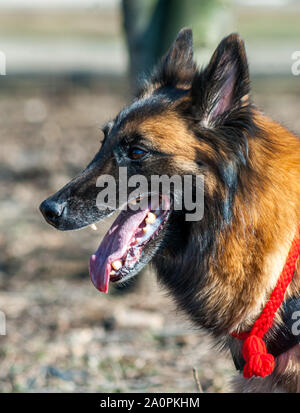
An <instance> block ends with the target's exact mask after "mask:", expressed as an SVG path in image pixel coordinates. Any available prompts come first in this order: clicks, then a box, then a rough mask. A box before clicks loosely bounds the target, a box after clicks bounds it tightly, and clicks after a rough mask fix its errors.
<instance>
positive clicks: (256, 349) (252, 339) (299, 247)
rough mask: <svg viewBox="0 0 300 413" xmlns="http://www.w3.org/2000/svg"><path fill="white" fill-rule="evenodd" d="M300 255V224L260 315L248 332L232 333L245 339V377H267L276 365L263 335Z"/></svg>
mask: <svg viewBox="0 0 300 413" xmlns="http://www.w3.org/2000/svg"><path fill="white" fill-rule="evenodd" d="M299 255H300V226H299V227H298V229H297V233H296V235H295V238H294V239H293V242H292V245H291V248H290V250H289V253H288V256H287V259H286V262H285V265H284V267H283V270H282V272H281V274H280V277H279V279H278V281H277V284H276V286H275V288H274V290H273V292H272V294H271V296H270V298H269V300H268V302H267V304H266V306H265V308H264V309H263V311H262V313H261V315H260V317H259V318H258V319H257V320H256V321H255V323H254V325H253V327H252V329H251V331H250V332H248V333H232V334H231V335H232V336H233V337H236V338H238V339H239V340H245V341H244V343H243V357H244V359H245V361H246V364H245V367H244V371H243V375H244V377H245V378H250V377H252V376H260V377H266V376H267V375H269V374H271V373H272V371H273V370H274V367H275V359H274V356H273V355H272V354H270V353H268V352H267V347H266V343H265V342H264V341H263V337H264V335H265V334H266V332H267V331H268V330H269V328H271V327H272V324H273V320H274V316H275V313H276V311H277V310H278V308H279V307H280V306H281V304H282V301H283V299H284V295H285V292H286V289H287V287H288V286H289V284H290V282H291V281H292V278H293V275H294V272H295V268H296V262H297V259H298V257H299Z"/></svg>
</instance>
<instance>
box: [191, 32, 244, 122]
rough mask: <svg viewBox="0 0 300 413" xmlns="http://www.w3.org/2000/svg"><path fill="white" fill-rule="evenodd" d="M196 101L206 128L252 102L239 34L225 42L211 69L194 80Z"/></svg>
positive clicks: (211, 63)
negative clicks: (250, 100)
mask: <svg viewBox="0 0 300 413" xmlns="http://www.w3.org/2000/svg"><path fill="white" fill-rule="evenodd" d="M192 98H193V104H194V106H195V107H196V109H197V110H198V111H200V112H201V118H202V122H203V124H204V125H206V126H210V125H214V124H216V123H218V121H221V122H222V121H223V120H224V117H226V115H228V114H229V113H231V112H232V111H234V110H236V109H238V108H240V107H242V106H245V105H247V104H248V103H249V72H248V63H247V58H246V52H245V46H244V42H243V40H242V39H241V38H240V36H239V35H238V34H231V35H230V36H228V37H226V38H225V39H223V40H222V41H221V43H220V44H219V46H218V47H217V49H216V51H215V52H214V54H213V56H212V58H211V60H210V62H209V64H208V66H207V67H206V68H205V69H204V71H202V72H200V73H199V74H197V75H196V76H195V77H194V81H193V85H192Z"/></svg>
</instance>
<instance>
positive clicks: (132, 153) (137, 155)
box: [129, 147, 148, 161]
mask: <svg viewBox="0 0 300 413" xmlns="http://www.w3.org/2000/svg"><path fill="white" fill-rule="evenodd" d="M147 154H148V152H147V151H145V150H144V149H141V148H138V147H133V148H130V150H129V157H130V159H133V160H134V161H139V160H142V159H144V158H145V156H146V155H147Z"/></svg>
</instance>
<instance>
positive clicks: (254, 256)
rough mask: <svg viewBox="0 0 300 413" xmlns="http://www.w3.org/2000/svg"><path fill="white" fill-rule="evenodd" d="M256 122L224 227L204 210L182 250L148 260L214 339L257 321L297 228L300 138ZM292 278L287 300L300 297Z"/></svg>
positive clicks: (297, 280) (270, 123) (262, 119)
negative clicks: (257, 133)
mask: <svg viewBox="0 0 300 413" xmlns="http://www.w3.org/2000/svg"><path fill="white" fill-rule="evenodd" d="M256 122H257V124H258V126H259V128H261V129H262V130H263V132H264V133H263V136H264V137H263V138H257V139H256V138H255V137H252V138H251V137H250V138H249V158H248V172H247V170H244V171H242V173H243V176H242V177H240V182H241V185H243V191H239V190H238V191H237V193H236V195H235V200H234V204H233V214H232V215H233V217H232V220H231V222H230V223H229V224H227V225H224V226H223V227H222V225H221V223H219V224H218V223H217V220H214V216H213V214H214V211H204V219H203V221H202V222H199V223H193V224H190V225H189V226H188V225H187V224H186V226H188V227H189V229H188V233H189V235H188V238H187V244H186V246H185V248H183V247H180V248H179V249H177V250H176V252H174V251H166V254H164V257H163V258H162V257H161V256H160V257H159V258H158V259H156V260H155V264H156V267H157V270H158V277H159V279H161V280H162V281H163V283H164V284H166V285H167V287H168V288H169V289H170V290H171V292H172V293H173V295H174V297H175V299H176V301H177V303H178V304H179V306H180V307H181V308H183V309H184V310H185V311H187V312H188V314H189V315H190V317H191V318H192V320H193V321H194V322H195V323H196V324H197V325H199V326H201V327H204V328H207V329H208V330H209V331H210V332H211V333H213V335H215V336H216V337H219V338H220V337H222V336H225V335H228V333H230V332H232V331H234V330H236V329H237V328H238V327H239V328H240V329H242V330H248V329H249V328H250V327H251V325H252V324H253V322H254V321H255V319H256V318H257V317H258V315H259V314H260V312H261V310H262V308H263V307H264V305H265V303H266V300H267V298H268V296H269V294H270V292H271V291H272V289H273V288H274V286H275V284H276V282H277V280H278V277H279V275H280V273H281V270H282V268H283V266H284V263H285V259H286V257H287V254H288V251H289V248H290V245H291V242H292V239H293V237H294V234H295V231H296V228H297V226H298V224H299V222H300V207H299V205H300V172H299V164H300V150H299V145H300V143H299V139H298V138H297V137H295V136H294V135H292V134H291V133H290V132H288V131H287V130H286V129H284V128H283V127H281V126H280V125H278V124H276V123H275V122H273V121H271V120H269V119H268V118H265V117H264V116H262V115H261V114H256ZM245 190H246V191H245ZM209 215H212V216H211V217H210V216H209ZM183 234H184V236H186V232H184V230H183ZM183 244H184V243H183ZM294 278H295V279H294V280H293V284H292V286H291V287H290V288H289V294H297V293H298V294H299V291H300V277H298V276H295V277H294Z"/></svg>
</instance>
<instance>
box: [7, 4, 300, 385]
mask: <svg viewBox="0 0 300 413" xmlns="http://www.w3.org/2000/svg"><path fill="white" fill-rule="evenodd" d="M299 21H300V2H299V1H296V0H295V1H288V0H268V1H267V0H124V1H121V0H1V2H0V51H2V52H3V53H4V54H5V56H6V75H5V76H0V310H1V311H3V312H4V313H5V315H6V323H7V325H6V329H7V331H6V333H7V334H6V336H0V392H36V391H42V392H48V391H54V392H65V391H68V392H70V391H71V392H72V391H79V392H124V391H129V392H133V391H134V392H139V391H147V392H170V391H174V392H183V391H185V392H193V391H197V387H196V385H195V380H194V377H193V369H196V371H197V373H198V376H199V379H200V381H201V385H202V387H203V390H204V391H205V392H224V391H227V390H229V389H230V377H231V376H232V375H233V374H234V372H235V370H234V367H233V364H232V361H231V360H230V358H229V357H228V356H226V355H222V354H220V353H217V352H216V350H215V349H212V348H211V342H210V340H209V338H208V337H207V336H206V335H205V334H202V333H201V332H199V331H196V330H195V328H193V327H192V326H191V325H190V324H189V323H188V321H187V320H186V319H185V317H184V316H183V315H182V314H181V313H179V312H177V311H176V310H175V307H174V305H173V304H172V301H171V299H170V298H169V297H168V296H167V294H166V293H165V292H164V291H162V290H161V289H159V288H158V286H157V285H156V282H155V275H154V274H153V271H152V269H151V268H148V269H147V270H146V271H145V272H144V274H143V275H142V277H140V279H139V282H138V283H137V284H136V285H135V286H133V287H132V288H129V289H126V290H124V291H121V290H116V289H115V290H114V289H113V288H111V290H110V294H109V295H107V296H105V295H102V294H100V293H98V292H97V291H96V289H95V288H94V287H93V285H92V284H91V282H90V280H89V276H88V260H89V256H90V255H91V253H93V252H94V250H96V248H97V246H98V244H99V241H100V239H101V237H102V236H103V234H104V233H105V231H106V229H107V228H108V227H109V225H110V223H109V222H106V223H104V224H103V225H101V226H99V225H98V227H99V230H98V231H97V232H92V231H90V230H89V229H85V230H82V231H76V232H72V233H61V232H58V231H56V230H54V229H52V228H51V227H50V226H48V225H47V224H46V223H45V222H44V221H43V219H42V218H41V215H40V213H39V211H38V205H39V203H40V202H41V201H42V200H43V199H44V198H45V197H47V196H48V195H50V194H51V193H53V192H55V191H56V190H57V189H58V188H60V187H61V186H62V185H64V184H65V183H66V182H67V181H68V180H69V179H70V178H71V177H73V176H74V175H75V174H76V173H78V172H79V171H80V170H81V169H82V168H83V167H84V166H85V165H86V164H87V162H89V160H90V159H91V158H92V157H93V155H94V154H95V152H96V151H97V150H98V148H99V144H100V141H101V139H102V135H101V132H100V126H101V125H102V124H103V123H104V122H106V121H107V120H109V119H111V118H113V117H114V116H115V114H116V113H117V112H118V111H119V110H120V108H121V107H122V106H123V105H125V103H126V102H127V101H128V100H129V99H130V97H131V95H132V94H133V93H134V91H135V89H136V87H137V84H138V81H139V79H140V75H141V73H148V72H149V71H150V70H151V67H152V65H153V64H154V63H155V62H156V61H157V59H158V58H159V57H160V56H161V55H162V54H163V53H165V52H166V50H167V48H168V46H169V44H170V43H171V41H172V40H173V39H174V37H175V35H176V33H177V31H178V30H179V29H180V28H181V27H183V26H190V27H192V28H193V30H194V38H195V47H196V57H197V61H198V63H199V65H204V64H205V63H207V61H208V59H209V56H210V55H211V53H212V52H213V50H214V48H215V47H216V46H217V43H218V42H219V41H220V40H221V39H222V37H223V36H225V35H227V34H229V33H231V32H235V31H237V32H239V33H240V34H241V35H242V37H243V38H244V40H245V42H246V48H247V53H248V58H249V62H250V72H251V77H252V87H253V97H254V100H255V101H256V103H257V104H258V105H259V106H260V107H261V108H262V109H263V110H264V111H265V112H266V113H268V114H269V115H271V116H272V117H273V118H275V119H276V120H278V121H280V122H282V123H283V124H285V125H286V126H288V127H289V128H291V129H292V130H293V131H294V132H296V133H298V134H299V133H300V117H299V98H300V76H298V77H297V76H293V75H292V72H291V66H292V63H293V60H292V54H293V52H294V51H297V50H300V24H299Z"/></svg>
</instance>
